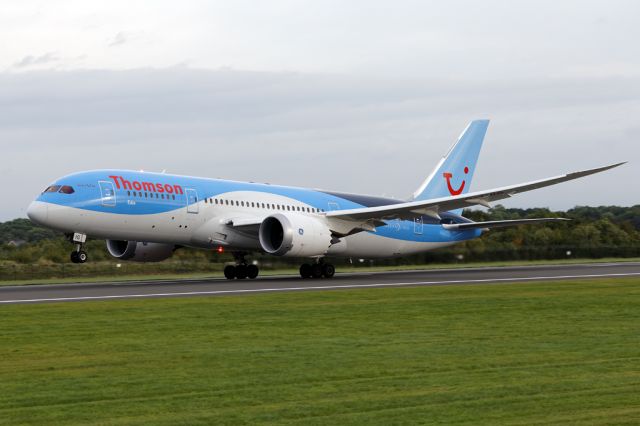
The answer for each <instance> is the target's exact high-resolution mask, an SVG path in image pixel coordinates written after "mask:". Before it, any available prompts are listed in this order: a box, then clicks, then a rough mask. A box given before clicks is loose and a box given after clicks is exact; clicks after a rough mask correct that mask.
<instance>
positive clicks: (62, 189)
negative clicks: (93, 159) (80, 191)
mask: <svg viewBox="0 0 640 426" xmlns="http://www.w3.org/2000/svg"><path fill="white" fill-rule="evenodd" d="M58 192H60V193H61V194H73V193H74V192H76V191H75V190H74V189H73V187H71V186H69V185H63V186H61V187H60V191H58Z"/></svg>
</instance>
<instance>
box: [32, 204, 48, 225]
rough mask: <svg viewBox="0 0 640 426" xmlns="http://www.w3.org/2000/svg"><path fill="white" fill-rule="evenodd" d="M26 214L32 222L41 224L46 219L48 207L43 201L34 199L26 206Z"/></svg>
mask: <svg viewBox="0 0 640 426" xmlns="http://www.w3.org/2000/svg"><path fill="white" fill-rule="evenodd" d="M27 216H29V219H31V221H32V222H34V223H38V224H41V225H42V224H44V223H45V222H46V221H47V216H49V209H48V207H47V205H46V204H45V203H41V202H39V201H34V202H32V203H31V204H29V207H28V208H27Z"/></svg>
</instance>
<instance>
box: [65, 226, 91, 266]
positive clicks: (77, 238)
mask: <svg viewBox="0 0 640 426" xmlns="http://www.w3.org/2000/svg"><path fill="white" fill-rule="evenodd" d="M69 240H70V241H71V242H72V243H74V244H75V246H76V249H75V250H74V251H72V252H71V256H70V258H71V262H73V263H85V262H86V261H87V260H88V259H89V257H88V256H87V252H86V251H84V243H86V242H87V235H86V234H80V233H78V232H76V233H75V234H73V235H70V236H69Z"/></svg>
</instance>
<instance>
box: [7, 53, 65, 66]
mask: <svg viewBox="0 0 640 426" xmlns="http://www.w3.org/2000/svg"><path fill="white" fill-rule="evenodd" d="M58 61H60V57H59V56H58V55H57V54H56V53H55V52H47V53H45V54H43V55H40V56H33V55H27V56H25V57H23V58H22V59H20V60H19V61H17V62H15V63H14V64H13V68H16V69H24V68H32V67H36V66H40V65H45V64H50V63H55V62H58Z"/></svg>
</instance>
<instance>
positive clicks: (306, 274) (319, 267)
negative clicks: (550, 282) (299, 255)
mask: <svg viewBox="0 0 640 426" xmlns="http://www.w3.org/2000/svg"><path fill="white" fill-rule="evenodd" d="M335 273H336V268H335V266H333V265H332V264H330V263H324V262H323V261H320V262H318V263H314V264H313V265H309V264H308V263H304V264H303V265H302V266H300V276H301V277H302V278H322V277H324V278H333V276H334V275H335Z"/></svg>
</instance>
